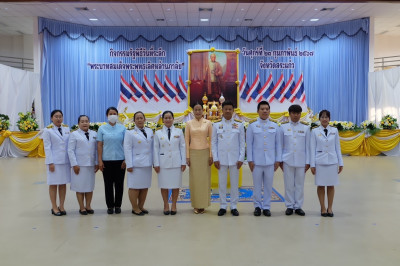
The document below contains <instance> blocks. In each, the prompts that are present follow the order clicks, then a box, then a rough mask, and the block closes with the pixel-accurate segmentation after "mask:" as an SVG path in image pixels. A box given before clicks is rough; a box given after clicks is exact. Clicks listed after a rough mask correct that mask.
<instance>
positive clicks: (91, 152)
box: [68, 129, 98, 193]
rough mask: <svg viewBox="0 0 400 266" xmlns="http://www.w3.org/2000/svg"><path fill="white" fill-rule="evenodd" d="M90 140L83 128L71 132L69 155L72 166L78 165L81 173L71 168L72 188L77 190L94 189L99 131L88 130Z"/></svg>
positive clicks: (83, 191)
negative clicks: (76, 172)
mask: <svg viewBox="0 0 400 266" xmlns="http://www.w3.org/2000/svg"><path fill="white" fill-rule="evenodd" d="M87 133H89V140H88V139H87V137H86V135H85V132H84V131H83V130H81V129H78V130H76V131H75V132H72V133H71V136H70V137H69V143H68V157H69V161H70V163H71V167H73V166H75V165H78V166H79V168H80V170H79V174H78V175H77V174H75V172H74V169H73V168H72V169H71V190H72V191H76V192H81V193H85V192H92V191H93V190H94V183H95V172H94V167H95V165H98V161H97V160H98V158H97V141H96V137H97V133H96V132H95V131H92V130H88V132H87Z"/></svg>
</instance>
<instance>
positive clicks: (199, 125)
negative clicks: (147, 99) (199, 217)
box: [185, 103, 213, 214]
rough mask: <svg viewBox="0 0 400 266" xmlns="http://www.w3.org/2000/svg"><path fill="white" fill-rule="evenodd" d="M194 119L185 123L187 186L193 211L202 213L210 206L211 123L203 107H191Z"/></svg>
mask: <svg viewBox="0 0 400 266" xmlns="http://www.w3.org/2000/svg"><path fill="white" fill-rule="evenodd" d="M193 113H194V117H195V118H194V119H192V120H190V121H189V122H187V124H186V128H185V143H186V164H187V165H188V166H189V167H190V171H189V187H190V197H191V201H192V207H193V208H194V213H196V214H198V213H204V209H205V208H207V207H208V206H210V201H211V198H210V196H211V195H210V189H211V168H210V166H211V164H212V163H213V158H212V154H211V136H212V124H211V122H210V121H208V120H206V119H204V118H203V107H202V106H201V105H200V104H199V103H197V104H195V106H194V107H193Z"/></svg>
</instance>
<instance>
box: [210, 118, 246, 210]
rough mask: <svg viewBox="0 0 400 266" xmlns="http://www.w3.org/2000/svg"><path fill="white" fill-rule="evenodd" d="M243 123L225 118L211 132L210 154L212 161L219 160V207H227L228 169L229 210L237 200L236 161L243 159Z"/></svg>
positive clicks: (237, 177) (237, 175)
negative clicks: (228, 183) (229, 186)
mask: <svg viewBox="0 0 400 266" xmlns="http://www.w3.org/2000/svg"><path fill="white" fill-rule="evenodd" d="M244 139H245V133H244V125H243V123H242V122H241V121H240V120H234V119H231V120H226V119H225V118H222V121H220V122H216V123H214V125H213V133H212V141H211V147H212V154H213V159H214V162H217V161H219V163H220V169H219V170H218V190H219V196H220V199H221V209H226V208H227V202H226V186H227V182H228V181H227V179H228V170H229V176H230V182H231V200H230V202H231V210H233V209H236V206H237V203H238V201H239V169H237V166H236V163H237V162H238V161H240V162H243V161H244V153H245V140H244Z"/></svg>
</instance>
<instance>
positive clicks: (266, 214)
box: [263, 210, 271, 216]
mask: <svg viewBox="0 0 400 266" xmlns="http://www.w3.org/2000/svg"><path fill="white" fill-rule="evenodd" d="M263 214H264V215H265V216H271V211H270V210H263Z"/></svg>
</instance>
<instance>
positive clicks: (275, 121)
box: [269, 118, 278, 123]
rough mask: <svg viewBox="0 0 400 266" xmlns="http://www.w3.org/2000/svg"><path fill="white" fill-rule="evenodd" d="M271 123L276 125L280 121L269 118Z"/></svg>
mask: <svg viewBox="0 0 400 266" xmlns="http://www.w3.org/2000/svg"><path fill="white" fill-rule="evenodd" d="M269 121H271V122H274V123H278V121H277V120H276V119H272V118H269Z"/></svg>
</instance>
